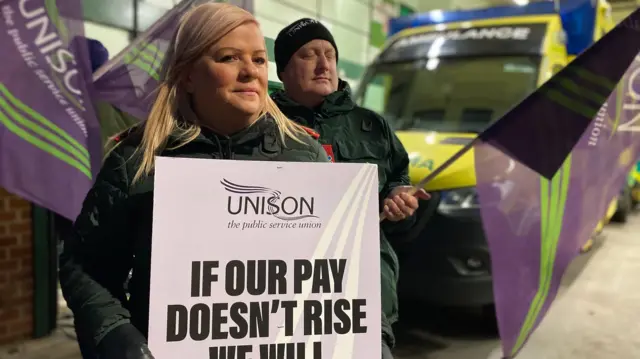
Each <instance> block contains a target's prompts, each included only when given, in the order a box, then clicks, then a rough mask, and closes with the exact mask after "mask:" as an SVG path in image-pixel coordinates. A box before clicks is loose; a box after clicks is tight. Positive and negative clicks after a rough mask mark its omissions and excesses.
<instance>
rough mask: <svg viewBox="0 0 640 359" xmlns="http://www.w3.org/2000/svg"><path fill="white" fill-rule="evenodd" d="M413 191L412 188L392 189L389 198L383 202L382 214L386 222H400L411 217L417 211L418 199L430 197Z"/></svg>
mask: <svg viewBox="0 0 640 359" xmlns="http://www.w3.org/2000/svg"><path fill="white" fill-rule="evenodd" d="M414 190H415V188H414V187H412V186H399V187H396V188H394V189H393V190H392V191H391V193H390V194H389V196H388V197H387V198H386V199H385V200H384V207H383V213H384V216H385V218H386V219H387V220H389V221H392V222H397V221H401V220H403V219H405V218H407V217H411V216H412V215H413V213H414V212H415V211H416V209H418V198H419V199H424V200H427V199H429V198H431V196H430V195H429V194H428V193H427V192H426V191H425V190H424V189H422V188H421V189H419V190H418V191H416V192H415V193H414V194H411V193H412V192H413V191H414Z"/></svg>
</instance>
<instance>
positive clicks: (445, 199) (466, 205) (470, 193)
mask: <svg viewBox="0 0 640 359" xmlns="http://www.w3.org/2000/svg"><path fill="white" fill-rule="evenodd" d="M479 208H480V203H479V202H478V192H477V191H476V188H475V187H468V188H458V189H455V190H450V191H442V197H441V199H440V204H439V205H438V211H440V212H441V213H450V212H453V211H465V210H477V209H479Z"/></svg>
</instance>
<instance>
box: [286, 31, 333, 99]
mask: <svg viewBox="0 0 640 359" xmlns="http://www.w3.org/2000/svg"><path fill="white" fill-rule="evenodd" d="M336 67H337V64H336V49H334V48H333V45H331V43H330V42H329V41H326V40H317V39H316V40H312V41H310V42H308V43H307V44H305V45H304V46H302V47H301V48H300V49H298V51H296V53H295V54H293V56H292V57H291V60H289V63H288V64H287V67H286V68H285V69H284V71H283V72H282V74H281V76H282V82H283V83H284V86H285V88H286V89H287V92H288V93H290V94H295V96H296V97H298V96H300V97H307V98H309V99H311V98H323V97H325V96H327V95H330V94H331V93H333V92H335V91H337V90H338V71H337V69H336Z"/></svg>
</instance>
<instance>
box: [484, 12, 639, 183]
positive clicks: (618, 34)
mask: <svg viewBox="0 0 640 359" xmlns="http://www.w3.org/2000/svg"><path fill="white" fill-rule="evenodd" d="M639 21H640V10H636V11H635V12H634V13H633V14H631V15H630V16H629V17H628V18H627V19H626V20H625V21H623V22H622V23H620V24H619V25H618V26H616V27H615V28H614V29H613V30H611V31H610V32H609V33H607V34H606V35H605V36H604V37H603V38H602V39H601V40H600V41H598V42H596V43H595V44H593V45H592V46H591V47H590V48H589V49H587V50H586V51H585V52H584V53H582V54H581V55H580V56H578V58H576V59H575V60H574V61H573V62H571V63H570V64H569V65H568V66H567V67H565V68H564V69H563V70H562V71H560V72H559V73H558V74H556V75H555V76H554V77H553V78H552V79H550V80H549V81H547V82H546V83H545V84H543V85H542V87H540V89H538V90H537V91H536V92H534V93H533V94H531V95H530V96H529V97H527V98H526V99H525V100H524V101H522V102H521V103H520V104H518V105H517V106H516V107H514V108H513V109H512V110H511V111H509V112H508V113H507V114H506V115H504V116H503V117H502V118H501V119H500V121H497V122H496V123H494V124H493V126H491V127H489V128H488V129H487V130H486V131H484V132H483V133H482V134H480V140H482V141H483V142H485V143H489V144H491V145H492V146H493V147H495V148H497V149H500V150H501V151H502V152H504V153H506V154H508V155H509V156H511V157H512V158H513V159H515V160H517V161H518V162H520V163H523V164H525V165H526V166H528V167H529V168H531V169H533V170H534V171H536V172H538V173H540V174H541V175H542V176H544V177H546V178H547V179H551V178H552V177H553V176H554V175H555V173H556V172H557V171H558V170H559V169H560V167H561V166H562V164H563V163H564V161H565V159H566V158H567V156H568V155H569V153H570V152H571V150H572V149H573V147H574V146H575V145H576V144H577V143H578V140H579V139H580V138H581V137H582V134H583V133H584V132H585V131H586V129H587V128H588V127H589V126H590V125H591V123H592V120H593V119H594V118H595V116H596V113H597V112H598V108H599V107H600V106H601V105H602V104H603V103H604V102H605V101H606V99H607V97H608V96H609V95H610V94H611V92H612V91H613V89H614V87H615V86H616V84H617V83H618V81H619V80H620V78H621V77H622V74H623V73H624V72H625V71H626V69H627V68H628V67H629V65H630V64H631V61H632V60H633V58H634V57H635V56H636V54H637V53H638V50H639V49H640V27H639V26H640V23H639ZM613 49H615V50H613ZM614 54H615V56H613V55H614ZM541 139H544V141H541Z"/></svg>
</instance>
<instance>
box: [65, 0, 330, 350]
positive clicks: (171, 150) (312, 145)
mask: <svg viewBox="0 0 640 359" xmlns="http://www.w3.org/2000/svg"><path fill="white" fill-rule="evenodd" d="M266 56H267V53H266V47H265V42H264V37H263V35H262V33H261V31H260V28H259V25H258V23H257V21H256V19H255V18H254V17H253V16H252V15H251V14H250V13H248V12H246V11H244V10H242V9H240V8H238V7H235V6H232V5H227V4H218V3H206V4H203V5H200V6H197V7H195V8H193V9H191V11H189V12H188V13H187V14H185V16H184V17H183V19H182V20H181V22H180V24H179V26H178V28H177V30H176V33H175V35H174V37H173V39H172V42H171V45H170V48H169V50H168V51H167V55H166V59H165V64H164V68H163V82H162V84H161V85H160V88H159V90H158V96H157V99H156V101H155V103H154V105H153V107H152V109H151V112H150V115H149V118H148V119H147V121H146V122H145V123H144V125H141V126H139V127H138V128H134V129H132V130H130V131H127V133H125V134H123V135H121V136H119V138H117V139H116V141H117V142H118V143H117V145H116V146H115V147H114V149H113V150H112V151H111V152H110V153H109V154H108V156H107V158H106V160H105V163H104V165H103V167H102V170H101V172H100V174H99V175H98V178H97V179H96V182H95V185H94V186H93V188H92V189H91V191H90V192H89V193H88V195H87V197H86V199H85V201H84V204H83V209H82V212H81V213H80V215H79V216H78V218H77V220H76V222H75V224H74V231H73V234H72V235H71V236H70V237H69V238H68V239H67V240H66V241H65V244H64V250H63V253H62V254H61V258H60V283H61V286H62V292H63V294H64V297H65V299H66V301H67V304H68V306H69V308H70V309H71V310H72V311H73V314H74V318H75V324H76V332H77V333H78V337H79V339H78V341H79V342H80V347H81V349H82V352H83V356H84V358H85V359H87V358H100V359H149V358H153V356H152V355H151V353H150V352H149V350H148V348H147V346H146V335H147V331H148V316H149V277H150V260H151V253H150V251H151V223H152V199H153V183H154V182H153V166H154V157H155V156H156V155H158V154H159V155H162V156H169V157H191V158H194V157H195V158H213V159H236V160H261V161H270V160H273V161H307V162H310V161H313V162H326V161H327V154H326V152H324V150H323V149H322V147H321V146H320V145H319V144H318V143H317V142H316V141H315V140H313V139H312V138H311V137H309V135H308V134H307V133H306V132H305V130H304V128H302V127H300V126H298V125H296V124H294V123H293V122H291V121H289V120H288V119H287V118H286V117H285V116H284V115H283V114H282V113H281V112H280V111H279V110H278V108H277V107H276V106H275V104H274V103H273V102H272V101H271V99H270V98H269V97H268V95H267V83H268V82H267V64H268V61H267V58H266ZM185 185H188V183H185ZM130 272H132V276H131V279H130V281H129V283H128V288H129V298H127V296H126V294H125V291H124V289H123V287H124V283H125V281H126V279H127V276H128V274H129V273H130Z"/></svg>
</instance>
